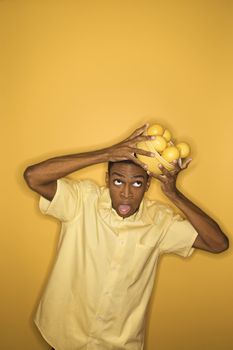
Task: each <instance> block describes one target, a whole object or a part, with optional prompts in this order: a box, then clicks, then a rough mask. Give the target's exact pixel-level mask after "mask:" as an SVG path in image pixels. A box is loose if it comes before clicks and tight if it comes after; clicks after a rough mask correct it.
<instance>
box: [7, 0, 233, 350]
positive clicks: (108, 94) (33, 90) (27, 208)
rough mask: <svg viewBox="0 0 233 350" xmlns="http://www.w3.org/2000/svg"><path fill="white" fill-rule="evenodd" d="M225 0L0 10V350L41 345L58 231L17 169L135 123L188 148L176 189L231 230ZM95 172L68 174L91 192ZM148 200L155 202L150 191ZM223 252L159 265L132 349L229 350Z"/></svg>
mask: <svg viewBox="0 0 233 350" xmlns="http://www.w3.org/2000/svg"><path fill="white" fill-rule="evenodd" d="M232 5H233V3H232V1H231V0H229V1H227V0H225V1H224V0H207V1H203V0H195V1H194V0H192V1H184V0H183V1H182V0H177V1H168V0H163V1H162V0H161V1H158V0H154V1H152V0H151V1H150V0H144V1H137V0H134V1H132V0H131V1H128V0H124V1H123V0H118V1H110V0H109V1H101V0H99V1H98V0H96V1H95V0H82V1H81V0H80V1H78V0H77V1H69V0H68V1H65V0H63V1H62V0H60V1H59V0H57V1H49V0H48V1H46V0H44V1H43V0H41V1H39V0H38V1H33V0H32V1H20V0H19V1H10V0H9V1H7V0H5V1H4V0H3V1H0V32H1V38H0V39H1V40H0V45H1V55H0V60H1V72H0V73H1V86H0V88H1V90H0V93H1V107H0V108H1V252H0V262H1V264H0V266H1V270H2V271H1V292H0V293H1V298H0V300H1V324H0V327H1V328H0V329H1V331H0V334H1V335H0V337H1V339H0V347H1V349H3V350H14V349H17V350H18V349H23V350H32V349H33V350H43V349H48V345H47V344H46V343H45V342H44V340H43V339H42V338H41V336H40V335H39V332H38V331H37V330H36V328H35V326H34V324H33V321H32V318H33V315H34V311H35V307H36V305H37V302H38V300H39V297H40V295H41V292H42V290H43V287H44V285H45V283H46V281H47V278H48V275H49V271H50V270H51V266H52V263H53V259H54V255H55V251H56V243H57V239H58V232H59V223H57V222H56V221H55V220H53V219H52V218H49V217H43V216H42V215H41V214H40V213H39V210H38V196H37V195H36V194H34V193H33V192H31V191H30V190H29V189H28V188H27V187H26V185H25V184H24V182H23V179H22V174H23V171H24V169H25V167H26V166H28V165H29V164H32V163H36V162H38V161H40V160H43V159H46V158H48V157H51V156H56V155H62V154H67V153H73V152H81V151H85V150H92V149H96V148H101V147H104V146H108V145H111V144H112V143H114V142H116V141H119V140H121V139H122V138H124V137H126V136H127V135H129V133H130V132H132V131H133V130H134V129H135V128H136V127H138V126H140V125H142V124H143V123H144V122H146V121H149V122H151V121H157V122H160V123H162V124H164V125H166V126H167V127H169V128H170V130H171V131H172V132H173V134H174V135H175V137H176V138H177V139H179V140H180V141H181V140H183V141H188V142H190V143H191V145H192V149H193V151H192V155H193V162H192V164H191V165H190V168H189V169H188V170H187V171H186V172H185V174H184V173H183V174H182V175H181V176H180V179H179V187H180V188H181V189H182V190H183V191H184V193H185V194H186V195H188V196H189V197H190V198H191V199H192V200H194V201H195V202H196V203H197V204H198V205H199V206H201V207H202V208H203V209H205V210H206V211H207V212H208V213H209V214H210V215H212V216H213V217H214V218H215V219H217V220H218V222H219V223H220V225H221V227H222V228H223V229H224V230H225V231H226V232H227V233H228V234H229V237H230V236H231V231H232V195H233V191H232V170H233V162H232V160H233V159H232V158H233V157H232V130H233V129H232V128H233V118H232V114H233V102H232V81H233V74H232V73H233V69H232V61H233V48H232V39H233V37H232V34H233V6H232ZM104 172H105V165H103V164H101V165H97V166H93V167H90V168H88V169H85V170H82V171H80V173H75V174H74V175H73V177H75V178H78V177H82V178H84V177H88V178H92V179H95V180H96V181H97V182H98V183H99V184H103V183H104ZM149 196H150V197H158V198H159V199H162V200H164V201H166V198H165V197H164V196H163V195H162V194H161V192H160V186H159V184H158V183H157V182H156V181H154V183H153V185H152V188H151V190H150V192H149ZM232 275H233V265H232V249H231V248H230V249H229V250H228V251H227V252H225V253H223V254H220V255H213V254H212V255H211V254H208V253H205V252H201V251H197V252H195V254H194V255H193V256H192V257H191V258H190V259H187V260H185V259H181V258H178V257H176V256H166V257H164V258H163V259H162V260H161V262H160V265H159V271H158V278H157V280H156V283H155V289H154V293H153V298H152V302H151V305H150V309H149V319H148V322H149V323H148V332H147V340H146V350H154V349H155V348H156V350H183V349H188V350H203V349H211V350H230V349H232V346H233V345H232V344H233V329H232V328H233V293H232V292H233V279H232Z"/></svg>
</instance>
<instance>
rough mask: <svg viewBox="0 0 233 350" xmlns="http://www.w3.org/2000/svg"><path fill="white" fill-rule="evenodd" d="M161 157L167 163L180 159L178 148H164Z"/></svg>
mask: <svg viewBox="0 0 233 350" xmlns="http://www.w3.org/2000/svg"><path fill="white" fill-rule="evenodd" d="M162 157H163V158H164V159H165V160H166V161H167V162H169V163H170V162H172V161H173V160H176V159H178V158H179V157H180V152H179V150H178V148H176V147H175V146H168V147H167V148H165V150H164V151H163V153H162Z"/></svg>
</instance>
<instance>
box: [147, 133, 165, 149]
mask: <svg viewBox="0 0 233 350" xmlns="http://www.w3.org/2000/svg"><path fill="white" fill-rule="evenodd" d="M151 144H152V145H153V147H154V148H155V150H156V151H157V152H163V150H165V148H166V147H167V141H166V140H165V138H164V137H163V136H156V138H155V140H152V141H151Z"/></svg>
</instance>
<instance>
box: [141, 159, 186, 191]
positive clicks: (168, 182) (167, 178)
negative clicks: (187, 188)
mask: <svg viewBox="0 0 233 350" xmlns="http://www.w3.org/2000/svg"><path fill="white" fill-rule="evenodd" d="M191 161H192V158H187V159H186V160H185V161H182V159H181V158H179V160H178V161H174V162H173V165H174V169H173V170H171V171H169V170H167V169H166V168H165V167H164V166H163V165H162V164H160V165H159V169H160V170H161V172H162V174H156V173H153V172H150V171H147V173H148V175H150V176H152V177H154V178H156V179H157V180H159V181H160V182H161V189H162V191H163V192H164V194H166V195H167V196H168V197H170V198H171V197H172V196H174V195H175V194H176V192H177V188H176V180H177V176H178V174H179V173H180V171H182V170H184V169H187V167H188V166H189V164H190V162H191Z"/></svg>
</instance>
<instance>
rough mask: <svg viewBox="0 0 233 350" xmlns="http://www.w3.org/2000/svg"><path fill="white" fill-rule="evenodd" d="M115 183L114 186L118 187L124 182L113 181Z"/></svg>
mask: <svg viewBox="0 0 233 350" xmlns="http://www.w3.org/2000/svg"><path fill="white" fill-rule="evenodd" d="M113 183H114V185H116V186H120V185H122V181H121V180H119V179H116V180H113Z"/></svg>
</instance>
